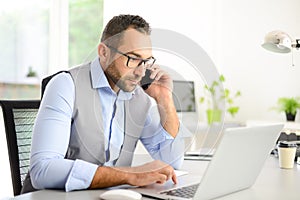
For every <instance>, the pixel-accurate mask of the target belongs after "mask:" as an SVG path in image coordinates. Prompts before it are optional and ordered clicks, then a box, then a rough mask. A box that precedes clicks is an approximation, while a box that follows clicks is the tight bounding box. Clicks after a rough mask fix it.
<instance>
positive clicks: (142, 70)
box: [134, 63, 146, 77]
mask: <svg viewBox="0 0 300 200" xmlns="http://www.w3.org/2000/svg"><path fill="white" fill-rule="evenodd" d="M145 71H146V68H145V67H144V64H143V63H142V64H141V65H140V66H138V67H137V68H135V70H134V74H135V75H138V76H141V77H143V76H145Z"/></svg>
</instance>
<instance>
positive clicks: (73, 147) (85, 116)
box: [66, 63, 150, 166]
mask: <svg viewBox="0 0 300 200" xmlns="http://www.w3.org/2000/svg"><path fill="white" fill-rule="evenodd" d="M70 73H71V76H72V78H73V81H74V84H75V103H74V110H73V123H72V127H71V128H72V131H71V137H70V143H69V148H68V152H67V155H66V158H68V159H72V160H74V159H82V160H85V161H88V162H91V163H94V164H97V165H103V164H104V163H105V159H106V156H105V149H104V139H105V137H104V132H103V124H102V123H103V122H102V117H101V114H102V111H101V102H100V99H99V98H100V97H99V92H98V91H97V89H93V88H92V81H91V74H90V73H91V72H90V63H89V64H87V65H82V66H79V67H76V68H73V69H71V70H70ZM124 103H125V113H124V115H125V119H124V120H125V123H124V130H125V133H124V141H123V145H122V148H121V151H120V156H119V158H118V159H117V160H116V164H115V165H116V166H130V165H131V163H132V158H133V153H134V150H135V147H136V144H137V141H138V140H139V138H140V135H141V132H142V129H143V128H144V124H145V120H146V114H147V113H148V110H149V109H150V98H149V97H148V96H147V95H146V94H145V93H144V91H143V90H142V89H141V88H140V87H139V88H137V89H136V91H135V94H134V95H133V97H132V98H131V99H130V100H128V101H125V102H124Z"/></svg>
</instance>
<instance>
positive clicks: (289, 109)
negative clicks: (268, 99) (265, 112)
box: [276, 97, 300, 121]
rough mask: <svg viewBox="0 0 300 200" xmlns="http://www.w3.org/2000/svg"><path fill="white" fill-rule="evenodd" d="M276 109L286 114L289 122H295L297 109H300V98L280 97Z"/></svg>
mask: <svg viewBox="0 0 300 200" xmlns="http://www.w3.org/2000/svg"><path fill="white" fill-rule="evenodd" d="M276 108H277V110H278V111H279V112H284V113H285V115H286V120H287V121H295V118H296V114H297V109H298V108H300V97H280V98H278V100H277V107H276Z"/></svg>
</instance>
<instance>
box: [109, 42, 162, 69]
mask: <svg viewBox="0 0 300 200" xmlns="http://www.w3.org/2000/svg"><path fill="white" fill-rule="evenodd" d="M106 46H107V47H108V48H110V49H111V50H113V51H114V52H116V53H119V54H121V55H122V56H125V57H127V62H126V66H127V67H128V68H129V69H135V68H138V67H139V66H141V64H142V63H144V65H146V62H148V61H149V60H151V59H153V63H151V65H150V66H148V67H147V68H151V67H152V66H153V65H154V63H155V61H156V59H155V58H154V57H153V56H151V57H150V58H148V59H142V58H133V57H131V56H129V55H127V54H126V53H123V52H121V51H119V50H118V49H116V48H115V47H112V46H110V45H106ZM130 59H132V60H140V62H139V64H138V65H137V66H135V67H129V65H128V64H129V61H130Z"/></svg>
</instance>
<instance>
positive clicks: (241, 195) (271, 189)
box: [13, 157, 300, 200]
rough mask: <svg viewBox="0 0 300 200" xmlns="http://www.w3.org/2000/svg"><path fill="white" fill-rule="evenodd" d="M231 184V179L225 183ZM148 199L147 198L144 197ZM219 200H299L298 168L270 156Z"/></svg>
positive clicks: (94, 198)
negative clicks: (252, 178) (244, 184)
mask: <svg viewBox="0 0 300 200" xmlns="http://www.w3.org/2000/svg"><path fill="white" fill-rule="evenodd" d="M206 166H207V162H203V161H202V162H201V161H184V165H183V170H187V171H189V172H190V173H192V174H201V173H203V172H204V170H205V168H206ZM228 181H230V180H228ZM102 192H103V190H85V191H76V192H68V193H66V192H64V191H58V190H41V191H38V192H33V193H28V194H24V195H20V196H17V197H15V198H13V199H15V200H40V199H43V200H48V199H49V200H53V199H65V200H82V199H84V200H99V195H100V194H101V193H102ZM143 199H149V198H143ZM218 199H220V200H266V199H272V200H282V199H286V200H299V199H300V165H296V164H295V166H294V168H293V169H289V170H286V169H280V168H279V167H278V159H277V158H274V157H270V158H269V159H268V160H267V162H266V163H265V166H264V168H263V170H262V172H261V174H260V175H259V177H258V179H257V180H256V183H255V184H254V185H253V186H252V187H251V188H250V189H247V190H243V191H240V192H237V193H233V194H230V195H227V196H224V197H222V198H218Z"/></svg>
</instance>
